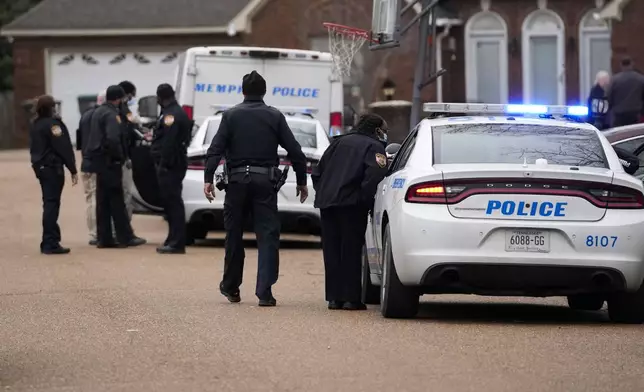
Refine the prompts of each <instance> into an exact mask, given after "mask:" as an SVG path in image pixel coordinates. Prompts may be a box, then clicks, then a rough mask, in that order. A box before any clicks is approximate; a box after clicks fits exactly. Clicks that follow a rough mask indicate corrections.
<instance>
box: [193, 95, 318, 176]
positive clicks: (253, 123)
mask: <svg viewBox="0 0 644 392" xmlns="http://www.w3.org/2000/svg"><path fill="white" fill-rule="evenodd" d="M278 146H282V147H284V149H285V150H286V152H287V153H288V156H289V159H290V160H291V164H292V165H293V170H294V171H295V175H296V179H297V185H306V156H305V155H304V153H303V152H302V147H301V146H300V144H299V143H298V142H297V140H295V136H293V132H292V131H291V128H289V126H288V124H287V123H286V118H285V117H284V114H283V113H282V112H280V111H279V110H277V109H275V108H273V107H271V106H267V105H266V104H265V103H264V101H263V100H261V99H259V98H250V97H247V98H246V99H245V100H244V102H242V103H240V104H239V105H237V106H235V107H233V108H230V109H228V110H226V111H225V112H224V114H223V115H222V119H221V123H220V125H219V130H218V131H217V133H216V134H215V137H214V138H213V140H212V143H211V144H210V148H208V154H207V162H206V172H205V178H204V181H205V182H206V183H212V182H213V177H214V175H215V170H216V169H217V166H219V162H220V161H221V158H222V157H225V158H226V166H227V167H228V169H234V168H236V167H241V166H246V165H248V166H259V167H277V166H279V156H278V154H277V148H278Z"/></svg>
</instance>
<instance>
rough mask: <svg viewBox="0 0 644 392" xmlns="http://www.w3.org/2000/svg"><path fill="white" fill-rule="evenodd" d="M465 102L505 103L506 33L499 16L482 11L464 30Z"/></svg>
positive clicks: (506, 81)
mask: <svg viewBox="0 0 644 392" xmlns="http://www.w3.org/2000/svg"><path fill="white" fill-rule="evenodd" d="M465 78H466V86H467V88H466V95H467V101H468V102H480V103H507V102H508V29H507V25H506V24H505V21H504V20H503V18H502V17H501V16H499V15H498V14H496V13H494V12H489V11H483V12H479V13H478V14H476V15H474V16H472V17H471V18H470V19H469V20H468V21H467V24H466V26H465Z"/></svg>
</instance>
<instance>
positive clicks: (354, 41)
mask: <svg viewBox="0 0 644 392" xmlns="http://www.w3.org/2000/svg"><path fill="white" fill-rule="evenodd" d="M323 25H324V27H326V29H327V30H328V31H329V51H330V52H331V57H332V58H333V73H334V74H335V76H336V77H343V76H345V77H349V76H350V75H351V64H352V63H353V57H354V56H355V55H356V53H358V51H359V50H360V48H362V45H364V43H365V42H366V41H367V40H369V41H374V40H373V39H371V33H370V32H369V31H367V30H362V29H357V28H355V27H349V26H343V25H339V24H335V23H323ZM374 42H377V41H374Z"/></svg>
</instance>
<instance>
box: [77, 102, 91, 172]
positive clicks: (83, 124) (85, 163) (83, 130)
mask: <svg viewBox="0 0 644 392" xmlns="http://www.w3.org/2000/svg"><path fill="white" fill-rule="evenodd" d="M95 110H96V108H91V109H88V110H86V111H85V113H83V115H82V116H81V119H80V121H79V122H78V131H79V132H78V135H79V136H80V137H79V139H80V140H76V147H77V148H78V149H80V150H81V151H84V150H85V145H86V144H87V142H88V140H89V133H90V131H91V130H92V115H93V114H94V111H95ZM90 165H91V162H90V159H85V156H83V160H82V161H81V171H82V172H84V173H87V172H88V171H89V169H90Z"/></svg>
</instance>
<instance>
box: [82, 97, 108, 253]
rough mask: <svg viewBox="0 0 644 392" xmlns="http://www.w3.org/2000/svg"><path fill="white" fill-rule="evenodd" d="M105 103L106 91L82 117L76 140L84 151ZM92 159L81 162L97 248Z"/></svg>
mask: <svg viewBox="0 0 644 392" xmlns="http://www.w3.org/2000/svg"><path fill="white" fill-rule="evenodd" d="M104 102H105V90H103V91H101V92H99V93H98V95H97V96H96V105H95V106H94V107H91V108H89V109H87V110H86V111H85V112H84V113H83V115H82V116H81V119H80V121H79V122H78V132H77V135H78V138H77V139H76V144H77V147H80V150H81V151H83V150H84V149H85V148H84V147H83V146H85V145H87V141H88V140H89V134H90V131H91V128H92V115H93V114H94V111H95V110H96V108H98V107H99V106H100V105H102V104H103V103H104ZM90 159H91V157H87V159H86V158H85V157H83V160H82V161H81V173H82V177H81V179H82V181H83V190H84V192H85V201H86V204H87V207H86V211H85V215H86V221H87V229H88V230H89V244H90V245H92V246H96V244H97V240H96V173H92V172H91V171H90V165H91V161H90Z"/></svg>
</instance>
